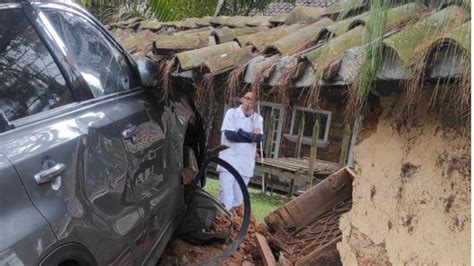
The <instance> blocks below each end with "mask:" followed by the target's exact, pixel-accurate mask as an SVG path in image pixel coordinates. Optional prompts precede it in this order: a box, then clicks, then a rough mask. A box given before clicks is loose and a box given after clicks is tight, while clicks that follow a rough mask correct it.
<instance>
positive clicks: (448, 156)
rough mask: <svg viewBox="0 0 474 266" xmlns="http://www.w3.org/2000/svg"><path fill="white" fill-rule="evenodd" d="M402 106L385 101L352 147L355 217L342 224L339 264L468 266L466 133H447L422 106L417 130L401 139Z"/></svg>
mask: <svg viewBox="0 0 474 266" xmlns="http://www.w3.org/2000/svg"><path fill="white" fill-rule="evenodd" d="M403 96H404V95H400V96H399V97H403ZM401 99H402V98H395V97H391V98H385V99H382V102H381V104H380V105H381V107H382V112H381V114H380V116H379V117H378V123H373V121H374V118H371V119H367V120H368V123H364V127H365V128H364V130H363V132H362V134H361V135H360V136H361V137H360V138H359V143H358V144H357V145H356V147H355V159H356V162H357V164H356V173H357V174H358V178H357V179H356V180H354V182H353V207H352V210H351V211H350V212H348V213H346V214H345V215H344V216H343V217H342V218H341V224H340V227H341V229H342V231H343V239H342V242H340V243H339V244H338V250H339V252H340V254H341V258H342V261H343V263H344V265H356V264H359V265H390V264H394V265H400V264H404V263H408V264H418V263H422V264H432V263H436V264H439V265H447V264H449V265H453V264H454V265H461V264H465V265H470V261H471V259H470V251H471V238H470V236H471V219H470V215H471V214H470V209H471V208H470V206H471V202H470V194H471V166H470V165H471V164H470V163H471V158H470V150H471V143H470V126H469V128H458V129H454V128H452V127H449V126H446V125H445V124H444V123H443V122H440V121H441V120H439V119H435V118H433V116H432V115H430V114H428V112H427V106H426V105H425V106H419V107H418V108H419V109H418V115H417V117H416V121H417V123H416V127H415V128H413V130H411V131H410V133H402V134H400V133H399V132H398V130H397V123H396V122H397V121H396V120H395V119H394V118H393V117H394V113H396V111H397V108H399V106H396V105H395V104H394V103H396V102H401ZM422 102H425V103H426V102H428V99H427V97H426V95H424V96H423V101H422ZM448 122H449V121H448Z"/></svg>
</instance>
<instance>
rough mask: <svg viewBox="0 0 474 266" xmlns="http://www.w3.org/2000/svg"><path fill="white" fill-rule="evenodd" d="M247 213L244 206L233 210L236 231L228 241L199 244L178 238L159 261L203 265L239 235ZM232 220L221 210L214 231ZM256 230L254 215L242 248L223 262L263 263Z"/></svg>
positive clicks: (169, 263)
mask: <svg viewBox="0 0 474 266" xmlns="http://www.w3.org/2000/svg"><path fill="white" fill-rule="evenodd" d="M243 213H244V211H243V206H239V207H235V208H233V209H232V210H231V214H232V232H231V235H230V237H229V239H227V241H226V243H212V244H209V245H200V246H195V245H191V244H188V243H186V242H184V241H182V240H180V239H178V238H175V239H173V240H172V241H171V242H170V244H168V246H167V248H166V250H165V251H164V253H163V255H162V256H161V259H160V262H159V265H199V264H200V263H203V262H206V261H208V260H210V259H211V258H212V257H214V256H217V255H219V254H220V253H221V252H222V251H223V250H224V249H225V248H226V247H227V245H230V244H231V243H232V242H233V241H234V239H235V237H236V236H237V234H238V232H239V230H240V227H241V225H242V221H243V219H242V217H243ZM230 223H231V221H230V220H228V219H227V218H226V216H225V215H223V214H220V215H218V216H217V217H216V219H215V220H214V223H213V224H212V226H211V231H212V232H222V231H224V230H226V229H227V228H228V226H229V224H230ZM256 232H257V225H256V220H255V216H253V215H252V216H251V218H250V225H249V229H248V232H247V235H246V236H245V238H244V240H243V241H242V243H241V244H240V246H239V248H238V249H237V250H236V251H235V252H234V253H233V254H232V255H231V256H230V257H228V258H226V259H225V260H224V261H223V262H222V263H221V264H220V265H261V260H260V254H259V252H258V249H257V247H256V242H255V233H256Z"/></svg>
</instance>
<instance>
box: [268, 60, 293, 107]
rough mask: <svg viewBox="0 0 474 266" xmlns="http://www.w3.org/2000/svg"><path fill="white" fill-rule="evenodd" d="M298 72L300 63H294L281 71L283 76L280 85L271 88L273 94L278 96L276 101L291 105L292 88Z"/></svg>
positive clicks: (279, 81)
mask: <svg viewBox="0 0 474 266" xmlns="http://www.w3.org/2000/svg"><path fill="white" fill-rule="evenodd" d="M297 72H298V65H297V64H293V65H291V66H287V67H285V69H283V71H282V73H281V77H280V79H279V80H278V83H279V84H278V85H276V86H274V87H273V89H272V90H271V92H270V93H271V94H273V95H275V96H276V101H278V102H281V103H282V104H283V105H285V106H289V105H290V98H291V95H290V93H289V92H290V90H289V88H291V87H292V86H293V82H294V81H295V76H296V74H297Z"/></svg>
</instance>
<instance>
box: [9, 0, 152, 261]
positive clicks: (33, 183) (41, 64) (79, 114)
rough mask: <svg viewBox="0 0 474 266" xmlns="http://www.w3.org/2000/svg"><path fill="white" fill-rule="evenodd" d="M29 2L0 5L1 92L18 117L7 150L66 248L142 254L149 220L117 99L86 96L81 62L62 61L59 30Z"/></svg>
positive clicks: (108, 256) (112, 255) (114, 256)
mask: <svg viewBox="0 0 474 266" xmlns="http://www.w3.org/2000/svg"><path fill="white" fill-rule="evenodd" d="M22 5H23V9H19V10H14V11H12V10H6V11H2V10H0V18H1V20H2V23H1V26H0V35H1V36H2V38H0V43H1V44H2V45H0V84H1V85H0V99H3V100H5V99H7V100H5V101H4V102H5V103H8V105H1V106H0V109H1V110H0V111H2V112H3V114H5V116H6V118H7V120H8V121H9V123H10V124H11V127H10V128H8V129H7V130H6V131H4V132H2V133H0V140H1V143H2V145H1V146H0V153H2V154H4V155H5V157H7V158H8V159H9V160H10V161H11V162H12V164H13V165H14V167H15V169H16V170H17V172H18V174H19V176H20V178H21V182H22V183H23V185H24V187H25V189H26V192H27V193H28V196H29V198H30V199H31V201H32V203H33V205H34V207H35V208H36V209H37V210H38V211H39V212H40V213H41V215H42V216H43V217H44V218H45V219H46V220H47V221H48V223H49V224H50V226H51V228H52V231H53V232H54V234H55V237H56V238H57V240H58V246H59V249H58V254H60V253H61V252H60V251H61V249H60V247H61V246H64V244H67V243H78V244H80V245H81V246H83V247H85V248H86V249H88V250H89V251H90V252H91V253H92V254H93V256H94V258H95V260H96V261H97V263H98V264H100V265H102V264H110V263H114V262H115V261H120V262H121V263H125V264H133V263H135V262H137V261H138V260H139V259H140V257H141V253H140V250H139V247H138V245H137V243H138V241H139V240H140V239H139V237H140V234H141V233H142V231H143V222H142V219H141V217H140V214H139V210H138V207H137V205H136V204H135V201H134V199H133V191H132V183H131V182H129V162H128V160H127V156H126V152H125V147H124V145H123V142H122V136H121V134H120V132H119V131H118V130H117V128H116V125H115V124H114V122H113V121H112V120H110V119H109V118H108V117H107V116H106V115H105V113H108V112H113V110H114V109H115V108H116V103H115V101H114V99H113V97H111V98H107V99H102V100H101V101H98V100H95V99H81V98H80V97H78V95H80V94H81V91H80V90H79V87H76V83H75V82H73V79H72V77H71V76H70V73H74V69H73V67H72V66H71V65H67V64H63V61H61V59H64V58H63V57H62V56H63V55H62V54H61V49H60V47H58V46H56V45H55V42H54V41H53V40H52V39H49V37H48V36H52V35H53V34H51V32H50V31H49V30H48V29H47V27H45V25H43V24H41V23H40V21H38V20H37V18H38V16H37V13H36V12H35V11H34V10H33V9H32V8H31V6H30V4H29V3H24V4H22ZM40 36H42V37H40ZM58 62H61V63H58ZM76 81H77V80H76ZM79 83H81V82H79ZM83 83H84V82H83ZM2 237H3V236H2ZM31 245H39V246H40V247H41V245H42V243H31ZM43 255H45V254H42V256H43ZM50 255H51V254H50ZM52 255H54V254H52Z"/></svg>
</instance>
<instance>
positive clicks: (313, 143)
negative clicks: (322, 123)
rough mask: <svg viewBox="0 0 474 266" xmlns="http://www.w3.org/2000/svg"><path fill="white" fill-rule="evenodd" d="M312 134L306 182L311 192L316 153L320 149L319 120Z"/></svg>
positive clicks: (307, 188) (315, 123)
mask: <svg viewBox="0 0 474 266" xmlns="http://www.w3.org/2000/svg"><path fill="white" fill-rule="evenodd" d="M312 133H313V135H312V136H311V151H310V155H309V165H308V181H307V182H306V190H309V189H310V188H311V187H312V186H313V176H314V164H315V163H316V161H315V160H316V151H317V149H318V136H319V118H318V119H316V122H314V125H313V132H312Z"/></svg>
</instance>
